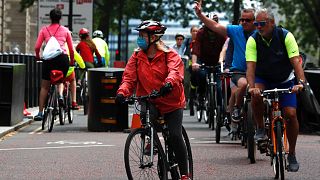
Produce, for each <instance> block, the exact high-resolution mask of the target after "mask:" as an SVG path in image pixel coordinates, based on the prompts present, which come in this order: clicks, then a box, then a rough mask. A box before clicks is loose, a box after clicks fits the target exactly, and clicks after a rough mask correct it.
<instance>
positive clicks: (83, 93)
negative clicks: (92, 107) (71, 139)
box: [77, 67, 89, 115]
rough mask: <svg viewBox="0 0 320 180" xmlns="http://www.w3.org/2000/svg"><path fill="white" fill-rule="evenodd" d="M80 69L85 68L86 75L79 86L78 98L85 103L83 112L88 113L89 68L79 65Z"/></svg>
mask: <svg viewBox="0 0 320 180" xmlns="http://www.w3.org/2000/svg"><path fill="white" fill-rule="evenodd" d="M77 69H78V70H83V71H85V72H84V76H83V78H82V79H81V80H80V85H79V88H77V99H78V101H80V102H81V104H82V105H83V114H84V115H87V114H88V103H89V96H88V69H87V68H85V69H81V68H79V67H77Z"/></svg>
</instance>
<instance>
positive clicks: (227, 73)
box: [217, 71, 246, 77]
mask: <svg viewBox="0 0 320 180" xmlns="http://www.w3.org/2000/svg"><path fill="white" fill-rule="evenodd" d="M234 74H240V75H246V73H245V72H232V71H231V72H221V73H217V76H219V77H232V76H233V75H234Z"/></svg>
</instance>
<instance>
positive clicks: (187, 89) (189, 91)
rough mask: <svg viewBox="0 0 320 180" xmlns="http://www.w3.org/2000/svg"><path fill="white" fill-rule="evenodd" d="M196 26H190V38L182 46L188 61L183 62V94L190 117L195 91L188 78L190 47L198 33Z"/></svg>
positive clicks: (189, 73)
mask: <svg viewBox="0 0 320 180" xmlns="http://www.w3.org/2000/svg"><path fill="white" fill-rule="evenodd" d="M198 30H199V28H198V26H195V25H193V26H191V28H190V34H191V37H187V38H186V39H185V40H184V42H183V45H184V46H185V47H186V50H185V52H184V56H185V57H186V56H187V57H188V60H187V61H186V62H185V64H184V66H185V67H184V68H185V71H184V94H185V96H186V101H187V100H188V103H189V108H190V115H191V116H193V115H194V109H193V107H190V106H193V99H194V97H195V94H196V93H195V91H196V87H194V86H191V81H190V76H191V71H192V70H191V64H192V54H191V52H192V47H193V45H194V43H195V41H196V37H197V33H198Z"/></svg>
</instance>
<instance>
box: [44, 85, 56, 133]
mask: <svg viewBox="0 0 320 180" xmlns="http://www.w3.org/2000/svg"><path fill="white" fill-rule="evenodd" d="M52 88H54V89H52ZM50 91H51V92H50V93H49V94H48V97H47V105H46V107H45V109H44V116H43V119H42V130H44V129H45V128H46V127H47V128H48V132H51V131H52V128H53V124H54V119H55V116H56V113H55V112H54V109H55V108H56V105H57V104H58V102H57V99H56V91H55V87H51V89H50Z"/></svg>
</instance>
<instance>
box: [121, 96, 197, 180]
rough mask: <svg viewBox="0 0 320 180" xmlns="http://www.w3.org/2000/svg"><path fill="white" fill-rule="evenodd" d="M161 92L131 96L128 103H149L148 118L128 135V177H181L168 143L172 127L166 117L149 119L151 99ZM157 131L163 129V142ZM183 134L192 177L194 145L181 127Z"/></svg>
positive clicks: (126, 161) (147, 105) (125, 154)
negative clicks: (192, 148) (191, 144)
mask: <svg viewBox="0 0 320 180" xmlns="http://www.w3.org/2000/svg"><path fill="white" fill-rule="evenodd" d="M158 96H159V93H158V92H157V91H154V92H153V93H151V94H150V95H147V96H140V97H130V98H129V99H128V100H127V102H128V103H133V102H137V101H138V102H143V103H146V112H140V113H145V114H146V116H145V121H143V122H142V126H141V128H137V129H133V130H132V131H131V133H130V134H129V135H128V137H127V140H126V144H125V149H124V162H125V168H126V172H127V176H128V179H130V180H132V179H161V180H167V179H180V178H181V174H180V172H179V167H178V163H177V161H176V158H175V154H174V152H173V149H172V147H171V146H172V145H171V144H169V141H168V139H169V136H170V134H169V130H168V128H167V123H166V122H165V121H164V119H163V118H159V119H157V120H152V119H151V118H150V102H149V101H150V99H154V98H157V97H158ZM158 132H161V134H162V137H163V143H162V141H160V138H159V135H160V134H158ZM182 135H183V139H184V143H185V145H186V148H187V155H188V156H187V157H188V172H189V177H190V178H191V179H193V159H192V152H191V146H190V142H189V138H188V136H187V133H186V131H185V129H184V127H182Z"/></svg>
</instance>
